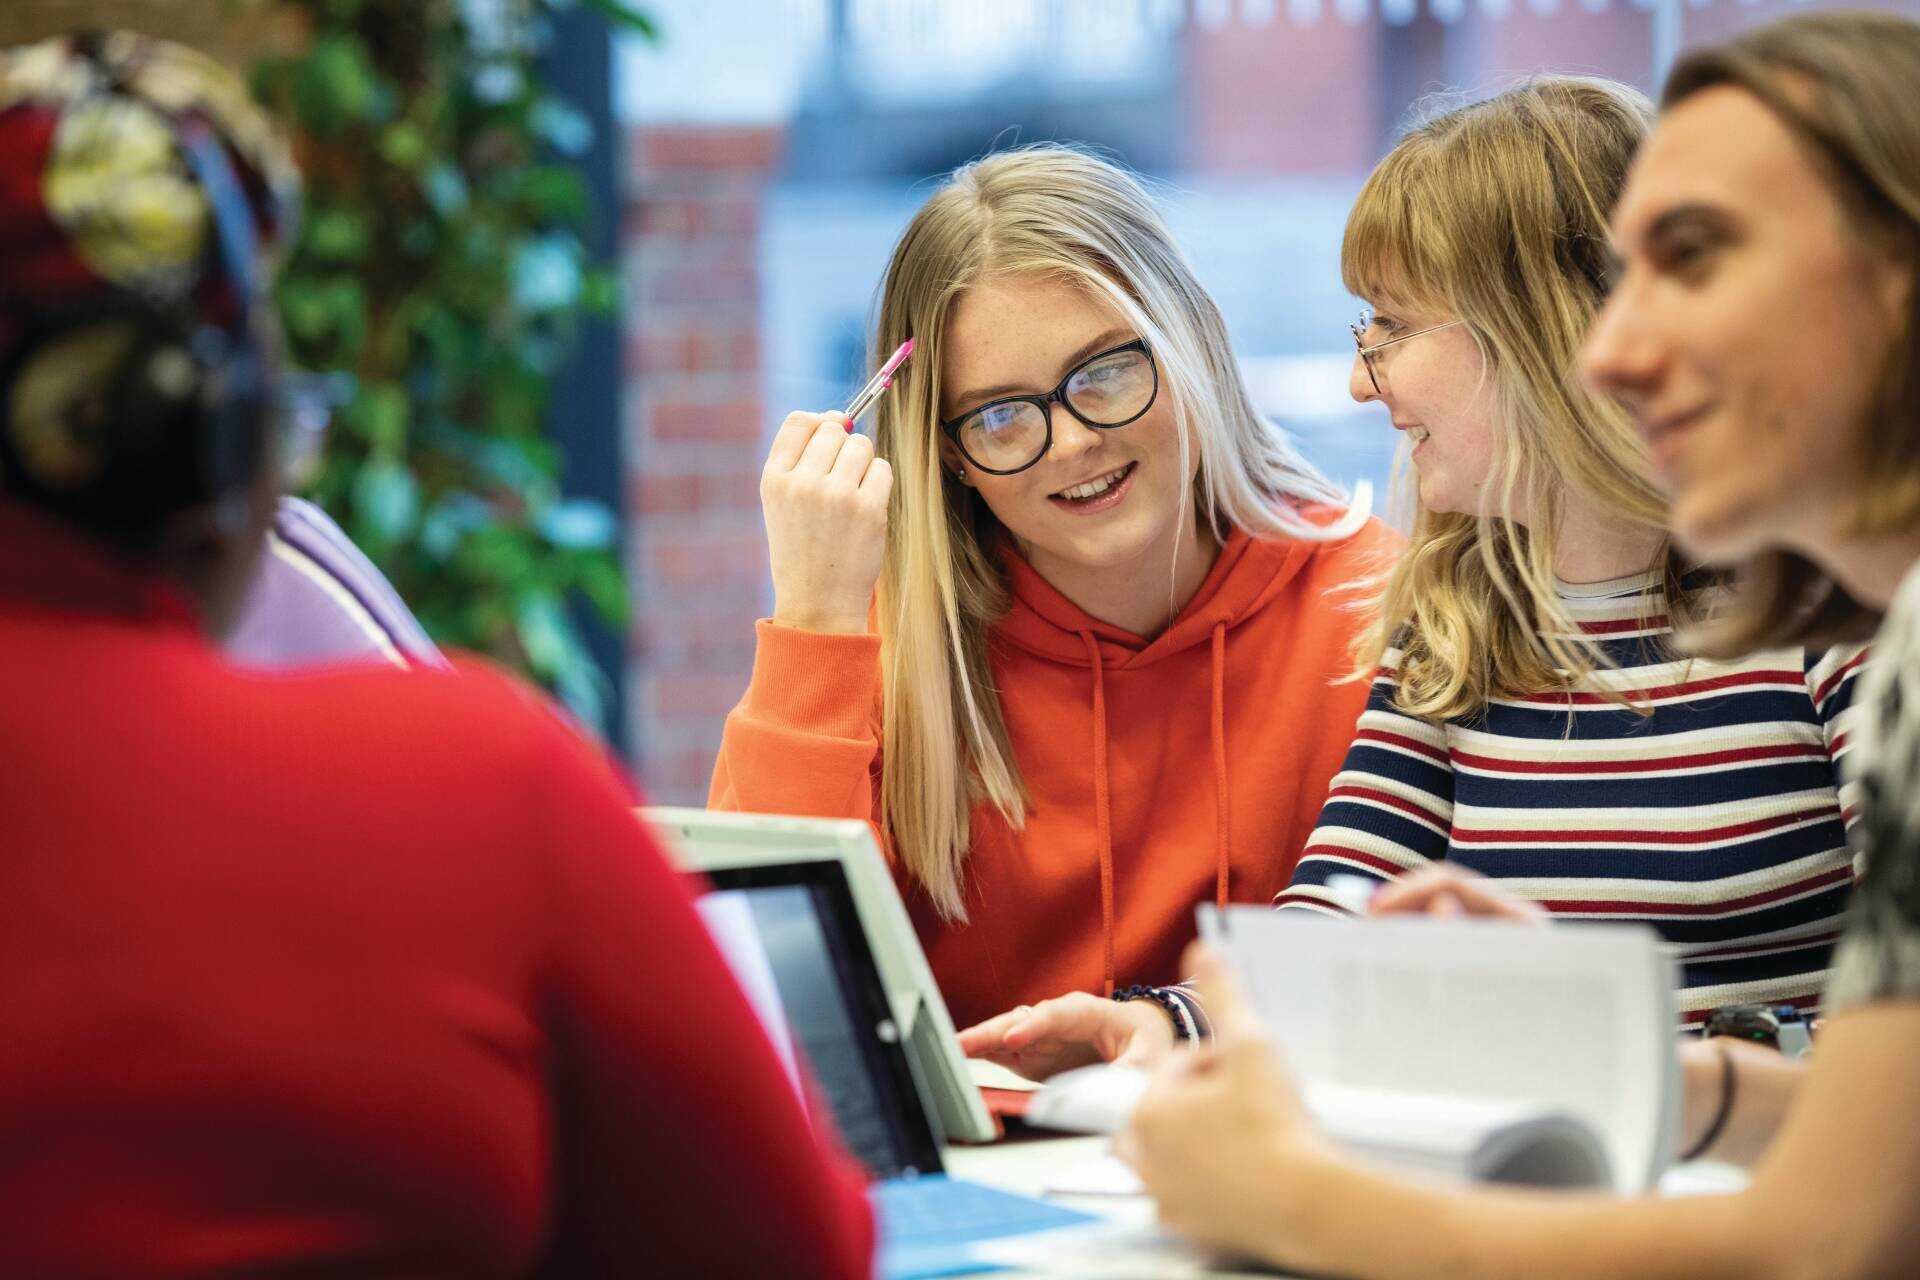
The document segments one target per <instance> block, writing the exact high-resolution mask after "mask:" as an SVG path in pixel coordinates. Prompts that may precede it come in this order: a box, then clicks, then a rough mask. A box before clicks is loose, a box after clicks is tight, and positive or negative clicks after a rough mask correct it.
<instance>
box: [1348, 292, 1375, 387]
mask: <svg viewBox="0 0 1920 1280" xmlns="http://www.w3.org/2000/svg"><path fill="white" fill-rule="evenodd" d="M1347 328H1348V329H1350V330H1352V331H1353V345H1354V348H1355V349H1356V350H1357V351H1359V353H1360V363H1361V364H1363V365H1365V366H1366V367H1367V381H1368V382H1371V383H1372V384H1373V394H1375V395H1380V394H1381V391H1380V375H1379V374H1377V373H1375V372H1374V371H1373V360H1374V355H1375V353H1374V352H1371V351H1369V350H1367V330H1369V329H1371V328H1373V312H1371V311H1362V312H1361V313H1360V319H1359V320H1357V321H1355V322H1354V323H1353V324H1350V325H1348V326H1347Z"/></svg>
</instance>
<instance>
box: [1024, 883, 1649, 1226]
mask: <svg viewBox="0 0 1920 1280" xmlns="http://www.w3.org/2000/svg"><path fill="white" fill-rule="evenodd" d="M1201 932H1202V934H1203V935H1204V936H1206V937H1208V938H1209V940H1211V941H1212V942H1213V943H1214V945H1215V946H1217V947H1218V948H1219V949H1220V950H1221V951H1222V952H1223V953H1224V954H1225V955H1226V957H1227V958H1228V960H1229V962H1230V963H1231V964H1232V965H1233V967H1234V968H1235V969H1236V970H1237V971H1238V972H1239V974H1240V976H1241V981H1242V982H1243V983H1244V984H1245V985H1246V988H1247V991H1248V994H1249V996H1250V998H1251V1001H1252V1003H1253V1006H1254V1008H1255V1009H1256V1010H1257V1011H1258V1012H1259V1014H1260V1016H1261V1019H1262V1020H1263V1021H1264V1022H1265V1023H1266V1025H1267V1026H1268V1028H1269V1029H1270V1030H1271V1031H1272V1032H1273V1033H1274V1035H1275V1037H1276V1039H1277V1040H1278V1041H1279V1042H1280V1043H1281V1044H1282V1045H1283V1046H1284V1047H1285V1051H1286V1060H1287V1063H1288V1066H1289V1068H1290V1069H1291V1070H1292V1071H1293V1073H1294V1075H1295V1078H1296V1080H1297V1081H1298V1083H1299V1086H1300V1090H1301V1096H1302V1100H1303V1102H1304V1103H1305V1105H1306V1107H1307V1110H1308V1111H1309V1113H1310V1114H1312V1115H1313V1117H1314V1119H1315V1121H1316V1122H1317V1123H1318V1124H1320V1125H1321V1126H1322V1127H1323V1128H1324V1129H1325V1130H1326V1131H1327V1133H1328V1134H1329V1135H1330V1136H1332V1137H1334V1138H1335V1139H1337V1140H1340V1141H1342V1142H1344V1143H1346V1144H1347V1145H1348V1146H1350V1147H1351V1148H1353V1149H1355V1150H1356V1151H1358V1152H1360V1153H1363V1154H1365V1155H1368V1156H1370V1157H1373V1158H1376V1159H1380V1160H1384V1161H1386V1162H1388V1163H1390V1164H1393V1165H1396V1166H1398V1167H1400V1168H1403V1169H1406V1170H1409V1171H1419V1172H1424V1173H1429V1174H1437V1175H1440V1176H1444V1177H1451V1178H1458V1179H1464V1180H1470V1181H1490V1182H1508V1183H1521V1184H1527V1185H1535V1186H1551V1187H1575V1186H1587V1187H1604V1188H1611V1189H1613V1190H1616V1191H1618V1192H1621V1193H1623V1194H1625V1193H1634V1192H1639V1191H1644V1190H1647V1189H1649V1188H1651V1187H1652V1186H1653V1185H1654V1184H1655V1182H1656V1181H1657V1179H1658V1178H1659V1175H1660V1174H1661V1172H1663V1171H1664V1170H1665V1168H1666V1166H1667V1163H1668V1161H1669V1158H1670V1155H1671V1152H1670V1146H1669V1143H1670V1140H1671V1135H1672V1133H1673V1131H1674V1127H1675V1123H1676V1121H1677V1119H1678V1108H1679V1075H1678V1059H1677V1056H1676V1053H1675V1049H1674V1042H1673V1031H1672V1028H1673V1025H1674V1008H1673V981H1674V974H1673V964H1672V961H1671V959H1670V958H1669V957H1668V955H1667V953H1666V951H1665V950H1664V948H1663V947H1662V946H1661V944H1660V942H1659V940H1658V938H1657V937H1656V936H1655V935H1654V934H1653V933H1652V932H1650V931H1648V930H1644V929H1639V928H1634V927H1628V926H1600V925H1595V926H1561V927H1556V928H1552V929H1529V928H1521V927H1517V926H1514V925H1511V924H1504V923H1491V922H1482V921H1431V920H1418V919H1408V920H1369V921H1359V922H1355V921H1343V920H1330V919H1326V918H1323V917H1316V916H1308V915H1306V914H1304V913H1295V912H1273V911H1268V910H1265V909H1263V908H1257V907H1230V908H1228V909H1227V910H1226V911H1225V912H1220V911H1218V910H1216V909H1214V908H1212V907H1205V908H1202V910H1201ZM1144 1085H1145V1081H1144V1079H1143V1078H1142V1077H1140V1076H1138V1075H1137V1074H1134V1073H1129V1072H1123V1071H1117V1070H1116V1069H1114V1068H1110V1067H1093V1068H1086V1069H1084V1070H1082V1071H1078V1072H1070V1073H1067V1074H1065V1075H1062V1076H1060V1077H1057V1078H1056V1079H1055V1080H1054V1081H1052V1082H1050V1084H1049V1087H1048V1088H1047V1089H1044V1090H1042V1091H1041V1093H1040V1095H1039V1096H1038V1097H1036V1098H1035V1099H1034V1102H1033V1105H1032V1107H1031V1108H1030V1110H1029V1119H1031V1120H1032V1121H1034V1122H1035V1123H1040V1124H1047V1125H1050V1126H1052V1127H1055V1128H1065V1129H1076V1130H1082V1131H1087V1132H1105V1131H1110V1130H1113V1129H1117V1128H1119V1127H1120V1126H1122V1125H1123V1124H1124V1123H1125V1118H1126V1116H1127V1115H1128V1114H1129V1113H1130V1112H1131V1110H1132V1106H1133V1103H1134V1102H1135V1101H1137V1099H1138V1097H1139V1093H1140V1091H1141V1089H1143V1088H1144Z"/></svg>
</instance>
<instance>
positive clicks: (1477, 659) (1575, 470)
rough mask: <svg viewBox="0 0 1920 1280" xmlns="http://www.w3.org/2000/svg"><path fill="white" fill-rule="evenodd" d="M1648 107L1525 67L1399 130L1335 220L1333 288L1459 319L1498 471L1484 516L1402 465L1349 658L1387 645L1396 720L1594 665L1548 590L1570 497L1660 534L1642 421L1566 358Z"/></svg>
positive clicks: (1594, 652) (1440, 711) (1604, 88)
mask: <svg viewBox="0 0 1920 1280" xmlns="http://www.w3.org/2000/svg"><path fill="white" fill-rule="evenodd" d="M1652 121H1653V109H1652V105H1651V104H1650V103H1649V102H1648V101H1647V99H1646V98H1644V97H1643V96H1642V95H1640V94H1639V93H1637V92H1635V91H1634V90H1632V89H1630V88H1628V87H1627V86H1625V85H1621V84H1616V83H1614V82H1612V81H1607V80H1599V79H1591V78H1587V77H1574V76H1554V77H1540V78H1536V79H1532V80H1529V81H1527V82H1525V83H1523V84H1521V85H1518V86H1516V87H1514V88H1511V89H1509V90H1507V91H1506V92H1504V93H1501V94H1498V95H1497V96H1494V97H1491V98H1488V99H1486V100H1484V101H1481V102H1476V103H1473V104H1471V105H1468V106H1464V107H1458V108H1455V109H1453V110H1451V111H1447V112H1446V113H1445V114H1442V115H1438V116H1435V117H1434V118H1432V119H1430V120H1429V121H1427V122H1426V123H1425V124H1422V125H1420V126H1418V127H1417V128H1415V129H1413V130H1412V131H1411V132H1410V133H1408V134H1407V136H1406V137H1405V138H1403V139H1402V140H1401V141H1400V143H1399V144H1398V145H1397V146H1395V147H1394V149H1393V151H1392V152H1391V153H1390V154H1388V156H1387V158H1386V159H1385V160H1383V161H1381V162H1380V165H1379V167H1378V168H1376V169H1375V170H1374V171H1373V173H1372V175H1371V176H1370V177H1368V179H1367V181H1366V184H1365V186H1363V187H1362V188H1361V191H1360V196H1359V199H1358V200H1357V202H1356V203H1355V204H1354V208H1353V212H1352V214H1351V215H1350V216H1349V217H1348V220H1347V230H1346V237H1345V240H1344V242H1343V244H1342V246H1341V264H1340V265H1341V273H1342V276H1343V277H1344V279H1345V281H1346V285H1347V288H1348V289H1349V290H1351V291H1352V292H1353V293H1355V294H1356V295H1358V296H1360V297H1363V298H1370V299H1382V298H1391V299H1392V300H1393V301H1394V302H1396V303H1398V304H1401V305H1405V306H1409V307H1412V308H1415V309H1417V310H1421V311H1431V312H1434V313H1437V314H1440V315H1445V316H1447V317H1450V318H1453V319H1458V320H1461V321H1464V322H1465V323H1464V325H1463V327H1464V328H1465V330H1466V331H1467V332H1468V333H1469V334H1471V335H1472V338H1473V341H1474V343H1475V345H1476V346H1477V347H1478V348H1479V350H1480V353H1481V356H1482V357H1483V359H1484V360H1485V367H1486V370H1487V378H1488V384H1487V390H1489V391H1490V392H1491V395H1490V406H1491V408H1490V412H1491V414H1492V417H1493V426H1494V439H1495V449H1494V457H1495V461H1494V468H1495V474H1494V477H1493V481H1492V483H1491V484H1490V485H1489V486H1488V487H1487V489H1486V491H1485V492H1486V493H1487V494H1489V495H1490V497H1491V501H1488V502H1486V503H1485V505H1483V507H1482V509H1481V511H1480V512H1478V513H1472V514H1463V513H1454V512H1437V511H1428V510H1425V509H1424V508H1421V507H1419V505H1418V502H1417V499H1416V498H1415V496H1414V495H1413V494H1412V492H1411V485H1410V483H1409V482H1408V479H1407V474H1406V473H1407V470H1408V468H1407V467H1406V466H1405V464H1404V462H1403V463H1402V465H1401V467H1400V468H1399V472H1400V474H1399V476H1398V477H1397V478H1396V484H1395V490H1396V492H1395V500H1396V502H1397V503H1401V504H1405V505H1406V506H1407V507H1410V508H1411V509H1412V510H1413V513H1414V514H1413V519H1412V535H1411V538H1410V540H1409V543H1408V546H1407V550H1406V553H1405V555H1404V556H1403V558H1402V559H1401V560H1400V562H1399V563H1398V564H1397V565H1396V566H1395V567H1394V569H1393V571H1392V572H1391V573H1390V574H1389V575H1387V577H1386V579H1385V582H1384V584H1383V585H1382V587H1381V589H1380V594H1379V609H1378V612H1377V614H1376V616H1375V621H1374V622H1373V624H1372V625H1371V627H1370V628H1369V629H1368V630H1367V631H1366V632H1364V633H1363V634H1362V635H1361V637H1360V639H1359V641H1358V643H1357V645H1356V649H1355V658H1356V660H1357V674H1360V675H1370V674H1371V673H1372V672H1373V670H1374V668H1375V667H1376V666H1377V665H1378V663H1379V662H1380V660H1381V659H1382V657H1383V655H1384V654H1385V653H1386V651H1387V650H1388V649H1389V648H1390V647H1393V646H1396V645H1397V646H1398V647H1399V648H1400V650H1401V658H1400V663H1399V668H1398V671H1399V691H1398V693H1397V695H1396V703H1397V705H1398V706H1399V707H1400V708H1401V709H1402V710H1403V711H1405V712H1407V713H1408V714H1409V715H1415V716H1420V717H1423V718H1425V719H1429V720H1436V721H1437V720H1445V719H1450V718H1454V717H1459V716H1472V715H1475V714H1478V713H1479V712H1480V711H1481V710H1483V709H1484V708H1485V706H1486V704H1487V702H1488V701H1489V700H1490V699H1493V698H1498V697H1511V696H1524V695H1537V694H1540V693H1543V692H1549V691H1554V690H1559V689H1564V688H1567V687H1569V686H1570V685H1572V684H1573V683H1575V682H1579V681H1583V680H1584V679H1585V678H1586V677H1588V676H1590V675H1592V674H1593V672H1594V671H1595V669H1596V668H1599V667H1603V666H1607V665H1610V664H1609V663H1608V662H1607V659H1606V656H1605V654H1604V653H1603V651H1602V650H1601V649H1600V648H1599V647H1598V646H1597V645H1596V644H1594V643H1592V642H1590V641H1588V640H1586V639H1585V638H1584V637H1582V636H1581V634H1580V632H1579V628H1578V626H1577V625H1576V624H1575V623H1574V622H1573V620H1572V619H1571V618H1570V617H1569V616H1568V614H1567V611H1566V609H1565V607H1564V606H1563V605H1562V604H1561V602H1560V597H1559V593H1558V592H1557V590H1556V589H1555V585H1554V573H1553V565H1554V552H1555V550H1556V541H1557V539H1556V530H1557V529H1558V527H1559V524H1560V519H1561V516H1562V513H1563V511H1564V510H1565V505H1566V499H1567V497H1568V496H1569V495H1571V494H1577V495H1578V496H1579V497H1580V498H1582V499H1584V500H1585V501H1586V502H1587V503H1589V504H1592V505H1594V506H1597V507H1599V508H1600V509H1602V510H1604V511H1607V512H1610V513H1612V514H1613V515H1614V516H1615V517H1616V518H1617V519H1618V520H1619V521H1620V522H1622V523H1623V524H1625V525H1627V526H1630V527H1634V528H1640V529H1646V530H1659V531H1661V532H1663V533H1664V531H1665V529H1666V526H1667V504H1666V501H1665V499H1664V498H1663V497H1662V496H1661V494H1660V492H1659V490H1658V489H1657V488H1656V487H1655V485H1654V483H1653V479H1652V471H1651V468H1650V465H1649V461H1648V458H1647V456H1646V452H1645V448H1644V446H1643V445H1642V444H1641V441H1640V439H1639V436H1638V435H1637V434H1636V433H1635V431H1634V430H1633V427H1632V424H1631V422H1630V421H1629V420H1628V418H1627V416H1626V415H1625V413H1624V412H1623V411H1622V410H1621V409H1620V408H1619V407H1618V406H1617V405H1615V404H1613V403H1612V402H1610V401H1608V400H1605V399H1603V398H1601V397H1598V396H1595V395H1594V394H1592V393H1590V392H1589V391H1588V390H1587V389H1586V388H1585V387H1584V386H1583V385H1582V384H1581V382H1580V380H1579V376H1578V372H1577V365H1578V359H1577V357H1578V354H1579V350H1580V345H1581V342H1582V340H1583V339H1584V338H1585V336H1586V332H1587V328H1588V326H1589V325H1590V324H1591V323H1592V321H1593V317H1594V315H1595V313H1596V312H1597V311H1598V309H1599V307H1600V303H1601V301H1602V300H1603V298H1604V295H1605V291H1606V284H1607V272H1608V262H1609V257H1608V249H1607V215H1608V213H1609V212H1610V211H1611V209H1612V207H1613V205H1614V203H1615V201H1616V200H1617V199H1618V198H1619V195H1620V191H1621V188H1622V187H1623V186H1624V185H1625V182H1626V174H1627V167H1628V164H1629V163H1630V162H1631V160H1632V158H1633V153H1634V151H1635V149H1636V148H1637V147H1638V146H1639V144H1640V142H1641V140H1642V139H1643V138H1644V137H1645V136H1646V134H1647V132H1648V130H1649V128H1650V127H1651V125H1652ZM1516 514H1524V516H1525V523H1522V522H1521V520H1520V519H1517V518H1515V517H1516ZM1660 562H1661V564H1662V565H1663V566H1664V568H1665V572H1666V578H1667V584H1666V585H1667V593H1668V594H1667V599H1668V603H1669V608H1670V609H1672V610H1675V611H1677V612H1679V614H1680V615H1681V616H1682V617H1684V616H1686V612H1687V610H1688V609H1689V608H1690V607H1691V606H1692V605H1693V604H1694V601H1693V600H1692V594H1691V593H1689V592H1688V591H1686V590H1684V589H1683V588H1682V585H1681V582H1680V572H1681V563H1680V561H1679V558H1678V556H1677V554H1676V553H1675V552H1674V550H1673V548H1672V545H1671V543H1668V544H1666V545H1665V546H1664V547H1663V548H1662V551H1661V554H1660Z"/></svg>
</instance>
